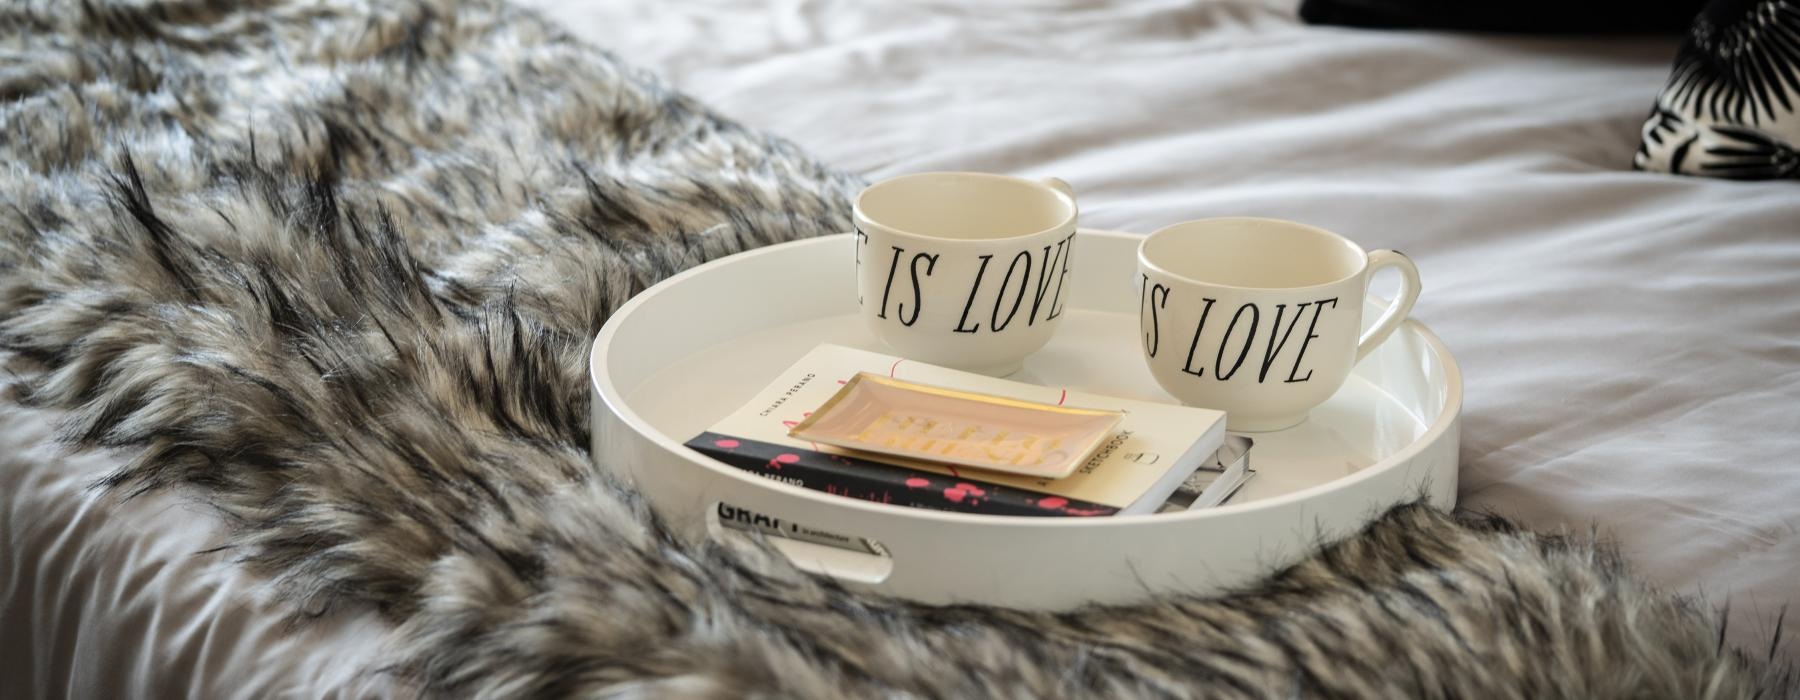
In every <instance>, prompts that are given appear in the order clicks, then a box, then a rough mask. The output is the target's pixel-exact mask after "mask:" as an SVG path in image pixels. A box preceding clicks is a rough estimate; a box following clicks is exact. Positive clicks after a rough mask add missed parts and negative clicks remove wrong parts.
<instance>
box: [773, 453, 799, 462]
mask: <svg viewBox="0 0 1800 700" xmlns="http://www.w3.org/2000/svg"><path fill="white" fill-rule="evenodd" d="M775 461H777V462H780V463H782V464H793V463H795V462H798V461H800V455H797V454H792V453H787V452H783V453H781V454H778V455H775Z"/></svg>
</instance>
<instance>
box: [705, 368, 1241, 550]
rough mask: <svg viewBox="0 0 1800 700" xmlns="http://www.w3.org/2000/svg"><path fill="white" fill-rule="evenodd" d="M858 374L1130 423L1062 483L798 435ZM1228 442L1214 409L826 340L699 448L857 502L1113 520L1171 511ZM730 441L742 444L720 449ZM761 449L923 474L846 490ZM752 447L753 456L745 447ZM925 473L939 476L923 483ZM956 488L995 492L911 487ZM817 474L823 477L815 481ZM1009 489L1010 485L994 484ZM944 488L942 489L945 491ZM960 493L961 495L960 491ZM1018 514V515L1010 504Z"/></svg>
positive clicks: (801, 465)
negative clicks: (1105, 414)
mask: <svg viewBox="0 0 1800 700" xmlns="http://www.w3.org/2000/svg"><path fill="white" fill-rule="evenodd" d="M858 372H874V373H878V374H880V375H882V376H889V377H894V378H896V379H902V380H905V381H909V382H915V383H919V384H929V385H934V386H939V387H945V388H950V389H959V390H964V391H971V392H977V393H982V394H989V395H994V396H1002V397H1007V398H1013V399H1018V400H1022V401H1034V402H1039V403H1046V404H1053V405H1063V406H1073V407H1082V408H1095V409H1104V410H1113V411H1121V412H1123V413H1124V414H1125V415H1124V418H1123V420H1122V421H1121V422H1120V423H1119V426H1118V428H1117V429H1116V431H1115V432H1114V434H1113V435H1112V436H1111V437H1110V438H1109V439H1108V440H1107V441H1106V443H1105V445H1104V446H1102V447H1101V448H1100V450H1099V451H1098V452H1096V453H1095V454H1094V456H1093V457H1092V458H1090V459H1089V460H1088V461H1087V462H1085V463H1083V464H1082V465H1081V466H1080V467H1079V468H1077V469H1076V470H1075V472H1074V473H1073V474H1071V475H1069V476H1067V477H1064V478H1061V479H1054V480H1051V479H1040V478H1035V477H1029V476H1018V475H1011V474H1002V473H998V472H987V471H982V470H976V469H969V468H966V467H965V468H958V467H953V466H950V465H947V464H943V463H934V462H925V461H916V460H906V459H900V458H892V457H881V456H875V455H868V454H863V453H849V452H847V451H844V450H841V449H839V448H836V447H832V446H829V445H822V444H813V443H809V442H806V441H803V440H799V439H796V438H792V437H789V436H788V431H789V429H790V428H792V427H793V426H794V425H796V424H798V423H799V422H800V421H802V420H805V418H806V417H807V415H808V414H809V413H810V412H811V411H812V410H814V409H816V408H818V407H819V406H821V405H823V404H824V403H825V402H826V401H827V400H828V399H830V398H831V397H832V396H833V395H834V394H836V393H837V390H838V388H839V387H841V386H842V385H843V383H844V382H847V381H849V380H850V378H851V377H854V376H855V375H856V374H857V373H858ZM1224 438H1225V414H1224V413H1222V412H1219V411H1213V410H1208V409H1203V408H1193V407H1189V406H1181V405H1174V404H1165V403H1157V402H1154V401H1140V400H1135V399H1124V398H1117V397H1111V396H1104V395H1101V394H1092V393H1088V392H1083V391H1075V390H1070V389H1066V388H1063V387H1053V386H1039V385H1036V384H1028V383H1025V382H1017V381H1012V380H1008V379H1000V378H995V377H989V376H984V375H980V374H973V373H969V372H962V371H958V370H953V369H948V368H944V367H938V366H936V365H930V364H925V363H922V362H915V361H910V360H902V359H901V358H898V357H895V356H892V355H885V354H882V353H876V352H869V351H865V350H857V349H854V348H848V347H844V346H840V345H832V344H822V345H819V346H818V347H815V348H814V349H813V350H812V351H811V352H808V353H807V354H806V355H805V356H804V357H801V358H800V359H799V361H797V362H795V363H794V365H793V366H791V367H789V368H788V369H786V370H784V371H783V372H781V373H780V374H779V375H778V376H776V377H774V378H773V379H772V380H771V381H770V382H769V385H768V386H767V387H765V388H764V389H763V390H762V391H759V392H757V394H756V396H755V397H754V398H753V399H751V400H750V401H749V402H748V403H746V404H745V405H744V406H743V407H741V408H739V409H738V410H737V411H734V412H733V413H732V414H731V415H729V416H727V417H726V418H724V419H723V420H721V421H719V422H718V423H717V424H715V425H714V426H713V427H712V428H711V429H709V430H708V432H707V433H706V434H703V435H701V436H699V437H696V438H695V439H694V440H691V441H689V443H688V444H689V446H690V447H693V448H694V449H696V450H699V451H701V452H703V453H705V454H707V455H708V456H712V457H714V458H715V459H719V460H720V461H723V462H726V463H728V464H732V465H733V466H736V467H739V468H741V469H745V470H747V471H759V470H760V469H764V468H765V467H766V469H767V470H768V471H769V473H767V474H764V476H768V477H770V478H778V479H782V480H784V481H788V482H790V483H801V484H802V485H804V486H806V487H808V488H815V489H818V490H823V491H829V492H832V493H839V494H840V495H847V496H851V497H856V498H865V499H868V500H875V501H880V502H887V503H894V504H898V505H910V506H916V507H927V508H941V509H944V510H953V511H961V512H978V513H980V512H989V513H996V514H1006V513H1010V514H1019V515H1026V514H1032V515H1110V514H1114V513H1124V514H1133V513H1150V512H1154V511H1156V510H1157V509H1158V508H1159V507H1161V506H1162V505H1163V504H1164V502H1165V501H1166V500H1168V498H1169V497H1170V495H1171V494H1173V493H1175V491H1176V490H1177V488H1179V487H1180V486H1181V485H1182V483H1183V482H1184V480H1186V479H1188V477H1189V476H1190V475H1193V474H1194V473H1195V471H1196V470H1197V469H1199V468H1200V467H1202V466H1204V465H1206V464H1207V463H1208V462H1209V461H1210V459H1211V458H1212V456H1213V453H1214V451H1216V450H1217V449H1219V447H1220V445H1221V443H1222V442H1223V440H1224ZM721 442H723V443H724V444H729V445H731V446H732V449H723V448H719V447H716V445H717V444H719V443H721ZM752 445H755V446H756V447H759V448H764V449H767V448H770V447H776V448H792V449H793V450H795V452H794V453H793V454H794V455H803V454H805V453H813V454H818V453H823V454H825V455H831V456H836V457H840V458H839V459H835V460H831V462H832V464H830V465H824V466H828V467H833V468H841V467H842V465H846V464H850V462H848V461H846V460H845V459H842V458H841V457H852V458H854V461H855V462H857V463H864V462H878V463H882V464H886V465H890V466H892V467H895V468H898V469H904V470H912V471H913V472H917V473H918V474H919V476H916V477H914V478H911V479H901V480H899V481H891V482H889V485H887V486H879V485H875V486H872V485H870V483H869V482H865V481H863V480H861V479H858V480H857V481H856V483H855V484H854V485H853V486H854V488H846V487H845V486H846V485H845V484H844V483H843V482H841V481H837V480H835V479H834V478H833V477H832V475H831V474H826V473H822V472H814V471H808V469H809V467H811V466H813V462H812V461H811V460H808V461H806V462H804V463H787V462H772V461H771V460H769V459H768V458H767V457H762V456H759V454H758V453H754V452H752V451H751V447H752ZM739 452H741V453H742V454H737V453H739ZM920 477H929V479H927V478H920ZM939 477H941V478H943V479H944V480H945V481H949V482H952V483H953V484H961V483H962V482H972V483H976V484H981V485H983V487H982V488H983V489H985V490H983V491H982V494H981V495H983V496H986V498H970V497H966V496H967V494H968V493H973V492H972V491H967V490H963V489H959V488H954V487H952V488H947V489H945V491H946V492H948V495H949V496H952V497H953V498H948V499H946V498H942V497H939V496H938V494H936V493H935V492H933V491H932V490H931V489H912V488H908V487H906V486H904V485H902V484H906V483H919V482H923V481H927V480H930V481H936V479H937V478H939ZM809 478H811V480H810V481H809ZM987 484H992V485H997V486H1000V487H1001V490H1000V491H1001V492H999V493H996V492H995V491H996V490H995V489H987V488H986V487H985V485H987ZM935 486H936V484H935V483H934V484H933V488H935ZM959 492H960V493H959ZM1033 503H1036V504H1044V505H1045V507H1046V508H1048V504H1051V503H1056V504H1070V503H1073V504H1096V505H1097V506H1100V507H1088V508H1087V509H1086V510H1079V509H1075V508H1073V507H1071V508H1069V509H1068V510H1071V511H1074V512H1055V513H1052V512H1029V509H1028V508H1027V507H1026V506H1027V504H1033ZM1008 509H1010V510H1008Z"/></svg>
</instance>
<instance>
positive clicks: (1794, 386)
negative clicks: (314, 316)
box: [0, 0, 1800, 697]
mask: <svg viewBox="0 0 1800 700" xmlns="http://www.w3.org/2000/svg"><path fill="white" fill-rule="evenodd" d="M535 2H536V3H537V4H540V5H544V6H546V7H545V9H546V10H547V11H548V12H549V13H551V15H552V16H553V17H554V18H556V19H557V20H558V21H559V22H561V23H562V24H563V25H564V26H566V27H568V28H569V29H570V30H571V31H573V32H575V33H577V34H579V35H582V36H584V37H586V38H588V39H590V40H592V41H594V42H596V43H599V44H601V45H604V46H609V47H612V48H614V49H615V50H616V51H617V52H618V53H620V54H622V55H624V56H625V57H627V58H628V59H631V60H633V61H635V62H637V63H638V64H639V65H642V66H644V67H646V68H648V69H651V70H655V71H659V72H662V73H664V74H665V75H667V76H669V77H670V78H671V80H672V81H673V82H674V83H675V84H676V85H677V86H678V87H680V88H682V89H684V90H687V91H689V92H692V93H694V94H696V95H697V96H699V97H700V98H702V99H704V100H706V101H708V102H710V103H712V104H713V105H715V106H717V107H718V108H720V109H721V110H723V111H724V112H726V113H727V114H731V115H734V116H736V117H738V118H740V119H741V120H743V121H745V122H747V123H749V124H751V125H753V126H756V127H760V128H764V129H769V130H771V131H774V132H778V133H781V134H784V135H787V136H789V137H791V138H794V139H795V140H797V141H799V142H800V143H801V145H803V146H804V147H806V148H808V149H810V150H811V151H812V152H813V153H815V154H817V155H819V156H821V157H822V158H824V159H825V160H827V161H829V162H832V163H834V164H836V165H838V166H840V167H844V168H848V169H852V170H856V171H859V172H862V173H865V174H867V175H868V176H870V177H871V178H880V177H883V176H887V175H893V174H898V173H904V172H911V171H919V170H933V169H974V170H990V171H999V172H1013V173H1020V174H1028V175H1056V176H1059V177H1062V178H1065V179H1067V180H1069V181H1070V182H1072V183H1074V185H1075V186H1076V188H1077V189H1078V191H1079V192H1080V196H1081V202H1082V205H1083V213H1082V216H1083V224H1084V225H1088V226H1093V227H1100V228H1116V229H1124V230H1134V231H1149V230H1151V229H1154V228H1156V227H1158V226H1161V225H1163V224H1167V223H1172V222H1175V221H1180V220H1184V219H1191V218H1198V217H1203V216H1214V215H1228V214H1249V215H1262V216H1277V217H1285V218H1293V219H1299V220H1303V221H1308V222H1312V223H1317V224H1321V225H1324V226H1326V227H1328V228H1332V229H1335V230H1338V231H1340V232H1343V233H1345V234H1347V235H1350V236H1351V237H1353V238H1356V239H1357V240H1359V241H1361V242H1363V243H1364V244H1366V245H1369V246H1370V247H1393V248H1399V249H1401V250H1404V251H1406V252H1407V253H1408V254H1409V255H1411V256H1412V257H1413V258H1414V259H1415V260H1417V261H1418V264H1419V266H1420V268H1421V270H1422V273H1423V275H1424V279H1425V286H1426V291H1425V294H1424V295H1423V297H1422V298H1421V300H1420V302H1419V305H1418V307H1417V310H1416V311H1415V314H1416V315H1417V316H1418V317H1419V318H1421V319H1423V320H1424V321H1425V322H1427V323H1428V324H1430V325H1431V326H1432V327H1433V328H1434V329H1436V330H1437V331H1438V333H1439V334H1440V335H1441V336H1442V337H1443V338H1444V340H1445V341H1446V342H1447V343H1448V344H1449V345H1450V346H1451V348H1452V349H1453V351H1454V352H1455V353H1456V354H1457V356H1458V358H1459V360H1460V361H1461V362H1462V365H1463V369H1464V373H1465V376H1466V378H1467V402H1466V404H1465V417H1466V420H1465V423H1464V428H1463V430H1464V436H1463V441H1464V450H1463V454H1462V459H1463V471H1462V500H1463V504H1464V505H1466V506H1468V507H1473V508H1485V509H1492V510H1496V511H1498V512H1501V513H1503V514H1507V515H1510V516H1513V517H1516V518H1519V519H1521V520H1522V521H1523V522H1524V523H1526V524H1527V525H1529V526H1531V527H1533V528H1535V529H1538V530H1542V531H1555V530H1558V529H1566V530H1569V531H1572V532H1577V533H1586V532H1588V531H1589V529H1590V528H1594V529H1597V530H1598V531H1599V532H1600V533H1602V534H1603V535H1606V536H1609V537H1612V538H1615V539H1616V540H1617V541H1618V542H1619V543H1620V545H1621V547H1622V548H1623V550H1624V552H1625V554H1626V556H1627V557H1628V558H1629V559H1630V560H1631V561H1632V562H1633V563H1634V564H1635V565H1636V567H1637V569H1638V570H1639V571H1640V572H1641V573H1642V574H1643V575H1644V576H1646V577H1647V578H1649V579H1650V580H1653V581H1656V582H1658V583H1660V584H1662V585H1665V586H1668V587H1670V588H1672V589H1676V590H1681V591H1686V592H1691V593H1701V594H1704V595H1705V596H1707V598H1708V599H1710V600H1712V601H1713V602H1715V603H1724V602H1726V601H1729V602H1730V603H1731V606H1732V607H1731V609H1732V618H1733V621H1734V624H1733V629H1732V633H1731V636H1732V639H1733V640H1734V641H1737V642H1739V643H1743V644H1745V645H1749V646H1761V645H1763V644H1766V641H1767V638H1768V634H1769V625H1770V624H1771V622H1772V620H1773V618H1774V616H1775V614H1776V612H1777V611H1778V610H1779V609H1780V608H1781V607H1782V606H1786V605H1793V604H1795V603H1800V583H1797V581H1800V537H1797V536H1796V529H1797V528H1800V476H1797V472H1796V467H1800V464H1796V461H1797V458H1796V455H1800V304H1797V303H1796V296H1797V295H1800V185H1797V184H1795V183H1791V182H1787V183H1731V182H1719V181H1708V180H1697V179H1687V178H1674V177H1666V176H1659V175H1651V174H1644V173H1634V172H1631V171H1629V170H1628V169H1627V168H1628V164H1629V163H1630V155H1631V151H1632V149H1633V147H1634V145H1635V142H1636V138H1637V129H1638V124H1639V122H1640V121H1641V118H1642V117H1643V116H1644V114H1645V113H1646V112H1647V111H1648V108H1649V104H1650V101H1651V99H1652V97H1653V96H1654V95H1655V93H1656V91H1657V90H1658V88H1659V87H1660V86H1661V84H1662V81H1663V80H1664V79H1665V77H1666V75H1667V70H1668V62H1669V59H1670V57H1671V56H1672V54H1673V51H1674V43H1673V42H1672V41H1669V40H1655V41H1644V40H1638V41H1582V40H1560V41H1549V40H1518V39H1496V38H1477V37H1457V36H1447V35H1441V34H1431V33H1383V32H1363V31H1352V30H1338V29H1327V28H1310V27H1302V26H1299V25H1297V24H1296V23H1295V22H1294V20H1293V19H1292V10H1291V7H1288V6H1287V3H1278V4H1261V3H1245V2H1240V3H1219V2H1189V1H1186V0H1182V1H1177V0H1129V1H1120V2H1010V1H1009V2H997V3H980V4H976V3H961V2H949V1H947V0H933V1H930V2H910V3H904V4H901V3H881V4H876V3H860V2H851V1H849V0H780V1H778V2H774V3H767V4H765V3H760V2H749V1H744V2H715V1H708V2H684V3H680V4H675V3H657V2H649V1H647V0H646V1H641V2H632V3H576V2H573V1H572V0H535ZM3 403H4V402H0V404H3ZM53 420H54V416H53V415H48V414H42V413H37V412H32V411H25V410H22V409H17V408H12V407H8V406H0V444H3V445H5V446H6V450H5V452H4V453H3V454H0V528H3V529H0V606H3V607H0V652H3V653H0V696H3V697H16V696H25V697H33V696H38V695H42V694H48V695H51V696H60V695H65V694H66V695H73V696H79V697H143V696H164V695H191V696H204V697H223V696H243V697H267V696H271V695H293V696H303V697H313V696H322V695H327V694H341V695H351V696H361V695H370V694H380V693H382V692H383V691H385V690H388V689H389V688H388V686H387V685H386V680H385V679H383V678H381V677H369V676H364V675H359V674H358V673H357V671H359V670H360V669H361V668H362V667H363V665H364V664H365V663H367V662H368V661H370V660H371V659H376V658H379V656H380V650H381V648H382V645H383V642H384V641H386V635H387V634H388V633H389V631H388V630H387V628H386V627H385V626H384V625H383V624H382V623H380V622H379V621H378V620H376V619H374V618H373V617H372V616H371V615H369V614H367V613H360V614H348V615H343V616H340V617H335V618H332V619H330V620H327V621H326V622H325V623H324V624H322V625H317V626H313V627H310V628H306V629H304V630H303V631H301V632H298V633H294V632H290V631H288V630H286V629H284V628H282V627H281V626H280V625H279V622H278V620H279V617H280V614H281V613H282V612H283V611H282V610H281V609H280V608H279V606H278V605H276V604H274V603H271V602H268V600H267V597H266V596H265V595H264V592H263V591H262V589H261V588H260V586H261V585H262V584H261V583H260V582H259V581H258V580H257V579H256V578H255V577H253V576H250V575H248V574H246V573H244V572H242V571H240V570H238V569H237V568H235V567H233V566H231V565H230V563H229V562H228V561H226V560H225V557H224V555H219V554H213V555H204V556H199V555H195V554H194V553H195V552H199V551H201V550H205V549H208V548H210V547H214V546H216V545H217V544H218V543H219V542H220V541H221V537H222V536H221V532H222V530H221V525H220V524H219V523H218V521H217V520H216V519H215V518H214V517H213V516H212V515H211V514H209V513H208V512H206V511H205V510H204V509H203V508H200V507H198V506H195V505H192V504H188V503H184V502H182V501H180V500H179V499H178V498H176V497H174V496H171V495H167V494H151V495H148V496H145V497H143V498H140V499H138V500H136V501H133V502H130V503H123V504H121V503H119V502H117V501H116V500H115V499H112V498H110V497H106V496H102V495H99V494H97V493H95V492H93V491H92V490H89V489H87V488H86V486H87V484H89V483H90V482H91V481H92V480H93V479H94V478H96V477H98V476H99V475H101V474H104V473H105V472H107V471H108V470H110V469H111V468H113V466H114V465H116V463H117V459H118V458H117V457H116V456H110V455H83V456H78V457H68V456H65V455H63V454H62V453H61V452H60V450H59V449H58V448H57V447H56V446H54V445H53V444H51V443H50V441H49V440H50V432H49V428H50V424H51V423H52V422H53ZM1790 636H1792V635H1790ZM1787 649H1788V651H1787V653H1788V654H1790V655H1792V654H1796V653H1800V651H1797V649H1800V645H1793V644H1790V645H1789V646H1788V647H1787Z"/></svg>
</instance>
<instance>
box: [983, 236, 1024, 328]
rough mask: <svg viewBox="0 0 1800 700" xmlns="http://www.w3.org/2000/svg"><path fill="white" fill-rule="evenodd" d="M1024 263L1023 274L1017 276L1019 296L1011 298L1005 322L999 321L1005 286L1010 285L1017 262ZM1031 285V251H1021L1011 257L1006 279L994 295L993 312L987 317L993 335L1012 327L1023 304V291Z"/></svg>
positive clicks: (1004, 298)
mask: <svg viewBox="0 0 1800 700" xmlns="http://www.w3.org/2000/svg"><path fill="white" fill-rule="evenodd" d="M1020 260H1024V261H1025V273H1024V274H1021V275H1019V295H1018V296H1016V297H1013V305H1012V311H1009V312H1007V314H1006V320H1005V321H1002V320H1000V306H1001V305H1002V304H1005V303H1006V286H1007V285H1008V284H1011V283H1012V278H1013V272H1015V271H1017V270H1018V269H1019V261H1020ZM1030 285H1031V251H1029V250H1021V251H1019V254H1018V255H1015V256H1013V259H1012V264H1010V265H1007V266H1006V277H1005V278H1003V279H1001V280H1000V291H999V292H998V293H996V294H995V295H994V311H993V313H992V314H991V315H990V316H989V317H988V322H989V326H988V327H989V328H992V329H994V332H995V333H999V332H1000V331H1003V330H1006V327H1007V326H1010V325H1012V320H1013V317H1014V316H1017V315H1019V305H1020V304H1022V303H1024V302H1025V289H1026V288H1027V287H1029V286H1030Z"/></svg>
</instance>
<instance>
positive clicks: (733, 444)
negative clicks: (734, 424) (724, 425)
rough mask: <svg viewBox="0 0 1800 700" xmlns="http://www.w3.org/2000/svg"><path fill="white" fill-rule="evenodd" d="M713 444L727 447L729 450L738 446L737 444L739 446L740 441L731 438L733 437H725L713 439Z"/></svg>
mask: <svg viewBox="0 0 1800 700" xmlns="http://www.w3.org/2000/svg"><path fill="white" fill-rule="evenodd" d="M713 444H714V445H717V446H719V447H723V448H725V449H727V450H729V449H732V448H734V447H737V446H738V441H736V440H733V439H731V438H725V439H723V440H714V441H713Z"/></svg>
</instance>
